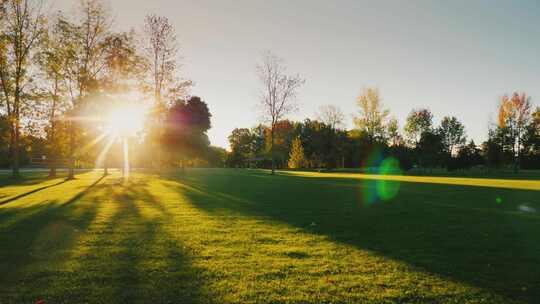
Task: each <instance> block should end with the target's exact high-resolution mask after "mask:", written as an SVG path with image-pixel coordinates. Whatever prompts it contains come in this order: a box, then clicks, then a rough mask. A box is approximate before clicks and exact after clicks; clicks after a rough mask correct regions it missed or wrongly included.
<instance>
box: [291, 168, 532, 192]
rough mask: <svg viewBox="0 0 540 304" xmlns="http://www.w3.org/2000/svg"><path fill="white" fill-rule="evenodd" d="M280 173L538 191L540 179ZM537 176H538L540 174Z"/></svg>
mask: <svg viewBox="0 0 540 304" xmlns="http://www.w3.org/2000/svg"><path fill="white" fill-rule="evenodd" d="M281 174H286V175H294V176H302V177H320V178H345V179H360V180H366V179H367V180H390V181H399V182H411V183H428V184H445V185H459V186H478V187H492V188H507V189H522V190H538V191H540V180H515V179H492V178H463V177H437V176H410V175H391V174H388V175H377V174H354V173H319V172H299V171H286V172H281ZM538 177H539V178H540V174H539V176H538Z"/></svg>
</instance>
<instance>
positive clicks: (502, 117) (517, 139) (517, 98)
mask: <svg viewBox="0 0 540 304" xmlns="http://www.w3.org/2000/svg"><path fill="white" fill-rule="evenodd" d="M498 118H499V120H498V126H499V128H501V129H503V130H505V131H506V132H507V134H508V138H509V140H510V142H509V144H510V146H511V149H512V156H513V158H514V170H518V169H519V167H520V159H521V151H522V148H523V141H524V136H525V134H526V127H527V125H528V123H529V121H530V120H531V98H530V97H529V96H528V95H527V94H526V93H518V92H514V93H513V94H512V97H509V96H508V95H504V96H503V97H501V101H500V104H499V116H498Z"/></svg>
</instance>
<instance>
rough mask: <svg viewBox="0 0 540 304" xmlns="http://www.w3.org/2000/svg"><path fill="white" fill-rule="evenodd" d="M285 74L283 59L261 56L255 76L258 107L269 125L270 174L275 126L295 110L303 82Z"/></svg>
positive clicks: (274, 56) (273, 162)
mask: <svg viewBox="0 0 540 304" xmlns="http://www.w3.org/2000/svg"><path fill="white" fill-rule="evenodd" d="M286 72H287V68H286V66H285V63H284V61H283V59H281V58H279V57H278V56H276V55H274V54H273V53H271V52H270V51H267V52H265V53H264V54H263V57H262V62H261V63H260V64H259V65H257V74H258V76H259V79H260V81H261V85H262V92H261V100H260V106H261V110H262V114H263V117H264V119H265V120H266V121H268V122H269V123H270V155H271V159H272V174H274V173H275V169H276V164H275V149H274V146H275V132H274V131H275V127H276V124H277V123H278V122H279V121H280V120H281V119H283V118H284V117H285V116H286V115H287V114H289V113H291V112H292V111H294V110H295V109H296V107H297V105H296V103H295V101H296V95H297V92H298V89H299V88H300V87H301V86H302V85H303V84H304V82H305V81H304V79H302V78H301V77H300V75H287V74H286Z"/></svg>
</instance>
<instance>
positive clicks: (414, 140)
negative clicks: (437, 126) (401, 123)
mask: <svg viewBox="0 0 540 304" xmlns="http://www.w3.org/2000/svg"><path fill="white" fill-rule="evenodd" d="M432 129H433V114H431V111H429V110H428V109H414V110H412V111H411V113H409V115H408V116H407V121H406V123H405V135H406V136H407V138H408V140H409V142H410V143H411V144H413V145H415V146H416V145H418V143H419V142H420V139H421V137H422V134H423V133H425V132H431V131H432Z"/></svg>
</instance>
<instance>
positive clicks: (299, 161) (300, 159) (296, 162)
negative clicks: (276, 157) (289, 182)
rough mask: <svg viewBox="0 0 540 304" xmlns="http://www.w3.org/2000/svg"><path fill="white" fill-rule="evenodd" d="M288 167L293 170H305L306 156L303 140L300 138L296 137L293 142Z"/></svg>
mask: <svg viewBox="0 0 540 304" xmlns="http://www.w3.org/2000/svg"><path fill="white" fill-rule="evenodd" d="M287 164H288V167H289V168H291V169H300V168H305V167H306V164H307V161H306V156H305V155H304V147H302V140H300V137H296V138H295V139H293V141H292V147H291V152H290V153H289V162H288V163H287Z"/></svg>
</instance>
